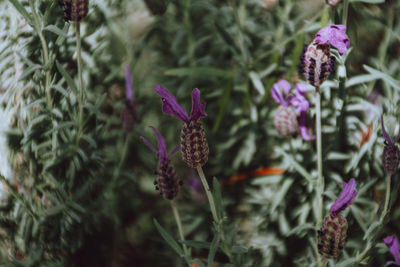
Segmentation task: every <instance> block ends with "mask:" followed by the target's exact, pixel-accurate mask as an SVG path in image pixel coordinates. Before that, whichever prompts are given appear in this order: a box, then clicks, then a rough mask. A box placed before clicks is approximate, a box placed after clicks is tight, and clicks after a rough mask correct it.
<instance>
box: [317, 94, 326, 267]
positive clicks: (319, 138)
mask: <svg viewBox="0 0 400 267" xmlns="http://www.w3.org/2000/svg"><path fill="white" fill-rule="evenodd" d="M315 109H316V123H315V124H316V125H315V127H316V131H317V169H318V178H317V187H316V190H315V193H316V199H317V201H318V210H317V226H318V227H320V226H321V225H322V219H323V204H324V203H323V201H324V199H323V193H324V177H323V176H322V129H321V93H320V90H319V87H316V88H315ZM317 263H318V266H321V256H320V255H319V253H318V254H317Z"/></svg>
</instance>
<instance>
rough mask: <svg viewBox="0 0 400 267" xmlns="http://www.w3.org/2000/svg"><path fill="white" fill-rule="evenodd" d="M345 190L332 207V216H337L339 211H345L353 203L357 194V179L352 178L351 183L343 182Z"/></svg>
mask: <svg viewBox="0 0 400 267" xmlns="http://www.w3.org/2000/svg"><path fill="white" fill-rule="evenodd" d="M342 186H343V191H342V193H341V194H340V196H339V198H337V199H336V200H335V203H333V205H332V207H331V217H336V216H337V215H338V213H340V212H342V211H344V210H345V209H346V208H347V207H348V206H350V204H352V203H353V201H354V198H355V197H356V196H357V191H356V180H355V179H354V178H351V179H350V181H349V183H347V184H346V183H344V182H343V183H342Z"/></svg>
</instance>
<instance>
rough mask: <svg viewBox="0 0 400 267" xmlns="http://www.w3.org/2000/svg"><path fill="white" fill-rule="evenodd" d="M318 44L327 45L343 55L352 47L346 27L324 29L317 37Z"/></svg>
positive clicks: (335, 26)
mask: <svg viewBox="0 0 400 267" xmlns="http://www.w3.org/2000/svg"><path fill="white" fill-rule="evenodd" d="M314 42H315V43H316V44H327V45H332V46H334V47H336V48H337V50H338V51H339V53H340V54H341V55H343V54H345V53H346V51H347V48H348V47H349V45H350V41H349V37H347V35H346V25H329V26H326V27H324V28H322V29H321V30H320V31H319V32H318V33H317V34H316V36H315V39H314Z"/></svg>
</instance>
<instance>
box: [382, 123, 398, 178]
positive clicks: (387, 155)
mask: <svg viewBox="0 0 400 267" xmlns="http://www.w3.org/2000/svg"><path fill="white" fill-rule="evenodd" d="M381 125H382V134H383V137H384V138H385V147H384V148H383V153H382V165H383V170H384V171H385V174H386V175H389V176H390V175H392V174H394V173H395V172H396V171H397V167H398V166H399V162H400V151H399V149H398V148H397V146H396V142H397V141H398V140H399V138H400V132H399V134H398V135H397V136H396V138H395V139H394V140H392V138H391V137H390V136H389V134H388V133H387V132H386V129H385V125H384V123H383V116H381Z"/></svg>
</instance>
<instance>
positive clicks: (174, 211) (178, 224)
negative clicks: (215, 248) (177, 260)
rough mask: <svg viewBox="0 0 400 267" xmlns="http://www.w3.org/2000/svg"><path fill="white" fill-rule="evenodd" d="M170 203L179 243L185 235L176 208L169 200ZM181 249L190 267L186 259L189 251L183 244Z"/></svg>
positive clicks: (183, 239)
mask: <svg viewBox="0 0 400 267" xmlns="http://www.w3.org/2000/svg"><path fill="white" fill-rule="evenodd" d="M170 203H171V208H172V212H173V213H174V217H175V221H176V225H177V226H178V232H179V237H180V239H181V241H185V235H184V234H183V227H182V221H181V217H180V216H179V212H178V208H177V207H176V204H175V201H174V200H171V201H170ZM182 247H183V251H184V253H185V260H186V262H187V263H188V265H189V266H191V264H190V260H189V258H188V257H189V250H188V248H187V246H186V245H185V244H184V243H182Z"/></svg>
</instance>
